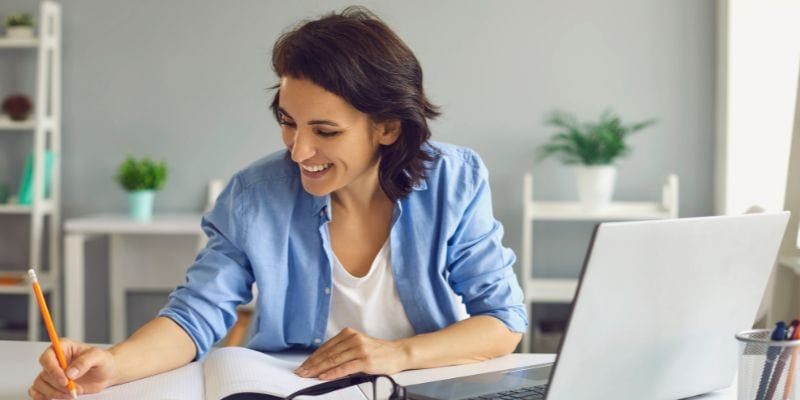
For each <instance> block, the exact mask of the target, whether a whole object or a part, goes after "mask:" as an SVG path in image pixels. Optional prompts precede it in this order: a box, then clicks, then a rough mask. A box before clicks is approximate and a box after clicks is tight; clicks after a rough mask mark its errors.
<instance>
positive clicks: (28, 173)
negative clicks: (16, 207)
mask: <svg viewBox="0 0 800 400" xmlns="http://www.w3.org/2000/svg"><path fill="white" fill-rule="evenodd" d="M54 159H55V154H53V152H52V151H50V150H45V152H44V196H43V197H42V198H45V199H46V198H48V197H50V179H51V177H52V175H53V161H54ZM35 162H36V158H35V157H34V156H33V152H31V153H28V157H27V158H25V168H24V169H23V170H22V180H21V181H20V182H22V183H21V184H20V187H19V195H18V196H17V204H20V205H25V206H29V205H32V204H33V172H34V171H33V168H34V165H35Z"/></svg>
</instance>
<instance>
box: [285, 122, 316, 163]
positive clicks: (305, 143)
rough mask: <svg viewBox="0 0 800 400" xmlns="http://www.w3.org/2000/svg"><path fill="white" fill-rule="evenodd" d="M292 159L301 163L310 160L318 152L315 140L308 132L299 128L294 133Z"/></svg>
mask: <svg viewBox="0 0 800 400" xmlns="http://www.w3.org/2000/svg"><path fill="white" fill-rule="evenodd" d="M291 152H292V161H294V162H296V163H299V162H303V161H305V160H308V159H309V158H311V157H312V156H314V154H315V153H316V149H315V146H314V141H313V140H311V138H309V137H308V134H307V133H304V132H300V130H299V129H298V130H297V131H296V132H295V134H294V143H292V146H291Z"/></svg>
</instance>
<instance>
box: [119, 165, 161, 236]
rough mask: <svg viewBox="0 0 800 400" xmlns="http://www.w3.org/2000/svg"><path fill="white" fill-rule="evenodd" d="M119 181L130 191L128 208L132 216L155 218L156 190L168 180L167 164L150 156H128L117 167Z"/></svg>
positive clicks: (143, 219) (140, 218)
mask: <svg viewBox="0 0 800 400" xmlns="http://www.w3.org/2000/svg"><path fill="white" fill-rule="evenodd" d="M116 178H117V182H119V184H120V185H121V186H122V188H123V189H125V190H126V191H127V192H128V210H129V212H130V216H131V218H133V219H135V220H138V221H143V222H146V221H149V220H151V219H152V218H153V200H154V197H155V192H156V191H157V190H160V189H161V188H162V187H164V183H165V182H166V181H167V165H166V164H165V163H164V162H160V163H158V162H155V161H153V160H151V159H150V158H148V157H143V158H141V159H138V160H137V159H135V158H133V157H130V156H129V157H128V158H127V159H126V160H125V161H123V162H122V164H120V166H119V168H118V169H117V175H116Z"/></svg>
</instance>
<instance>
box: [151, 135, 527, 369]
mask: <svg viewBox="0 0 800 400" xmlns="http://www.w3.org/2000/svg"><path fill="white" fill-rule="evenodd" d="M432 145H433V146H435V148H436V149H438V151H439V153H440V156H439V157H438V159H437V160H435V161H433V162H431V163H429V169H428V170H427V173H426V177H425V179H424V180H423V181H421V182H420V183H419V184H418V185H417V186H415V187H414V189H413V190H412V191H411V193H409V194H408V195H407V196H405V197H403V198H401V199H399V200H397V201H396V203H395V207H394V213H393V217H392V226H391V231H390V240H389V242H390V244H391V254H392V259H391V265H392V274H393V276H394V282H395V285H396V287H397V292H398V295H399V297H400V301H401V303H402V304H403V308H404V309H405V311H406V314H407V316H408V319H409V321H410V322H411V325H412V326H413V328H414V330H415V331H416V333H417V334H420V333H426V332H433V331H436V330H439V329H442V328H444V327H446V326H448V325H450V324H453V323H455V322H457V321H458V309H459V307H460V305H458V304H454V297H453V296H452V292H453V291H454V292H455V293H457V294H458V295H460V296H461V298H462V301H463V302H464V304H465V305H466V309H467V312H468V313H469V314H470V315H472V316H475V315H490V316H493V317H495V318H497V319H498V320H500V321H501V322H502V323H503V324H505V325H506V326H507V327H508V329H510V330H512V331H515V332H524V331H525V329H526V327H527V323H528V321H527V316H526V313H525V307H524V306H523V300H522V291H521V290H520V286H519V283H518V282H517V279H516V276H515V274H514V271H513V264H514V261H515V256H514V253H513V252H512V251H511V250H510V249H508V248H505V247H503V245H502V243H501V239H502V236H503V228H502V226H501V225H500V223H498V222H497V220H495V218H494V217H493V215H492V202H491V193H490V191H489V181H488V171H487V169H486V167H485V166H484V164H483V162H482V161H481V160H480V158H479V157H478V155H477V154H476V153H475V152H474V151H472V150H469V149H466V148H462V147H458V146H454V145H450V144H444V143H432ZM285 154H286V153H285V151H281V152H278V153H274V154H272V155H270V156H267V157H265V158H263V159H261V160H258V161H256V162H255V163H253V164H251V165H250V166H249V167H247V168H245V169H244V170H242V171H240V172H238V173H237V174H236V175H234V177H233V178H232V179H231V180H230V182H229V183H228V185H227V186H226V188H225V189H224V190H223V192H222V193H221V194H220V196H219V198H218V199H217V201H216V204H215V207H214V208H213V209H212V210H211V211H210V212H209V213H208V214H206V215H205V216H204V217H203V220H202V227H203V230H204V231H205V233H206V235H207V236H208V244H207V246H206V248H205V249H203V250H201V251H200V252H199V253H198V255H197V257H196V259H195V261H194V263H193V264H192V265H191V267H190V268H189V270H188V271H187V274H186V282H185V283H184V284H183V285H181V286H178V287H177V288H176V289H175V291H174V292H172V294H170V296H169V301H168V303H167V305H166V306H165V307H164V308H163V309H162V310H161V311H160V313H159V315H162V316H166V317H169V318H171V319H172V320H174V321H175V322H176V323H178V324H179V325H180V326H181V327H183V329H185V330H186V332H187V333H188V334H189V336H191V337H192V339H193V340H194V342H195V345H196V346H197V358H201V357H202V356H203V355H204V354H205V353H206V352H207V351H208V350H209V348H210V347H211V345H212V344H214V343H215V342H217V341H219V340H220V339H221V338H222V337H224V336H225V334H226V333H227V331H228V329H230V327H231V326H232V325H233V323H234V322H235V321H236V306H238V305H240V304H244V303H248V302H249V301H250V300H251V299H252V294H251V285H252V284H253V283H254V282H255V285H256V287H257V288H258V293H259V294H258V296H257V299H256V310H257V312H256V319H255V322H254V324H255V325H254V335H253V337H252V339H251V340H250V342H249V343H248V347H250V348H254V349H257V350H261V351H280V350H286V349H290V348H314V347H318V346H319V345H320V344H321V342H322V341H324V340H325V329H326V326H327V321H328V314H329V310H330V302H331V296H330V292H331V291H330V288H331V285H332V282H331V266H332V265H333V250H332V248H331V240H330V234H329V232H328V223H329V222H330V221H331V205H330V196H324V197H316V196H313V195H311V194H309V193H307V192H306V191H305V190H304V189H303V186H302V184H301V181H300V171H299V169H298V166H297V164H295V163H294V162H292V161H291V160H290V159H289V158H287V157H286V156H285ZM354 245H356V244H354ZM389 317H391V316H389ZM367 334H369V333H368V332H367Z"/></svg>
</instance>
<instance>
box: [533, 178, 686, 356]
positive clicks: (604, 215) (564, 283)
mask: <svg viewBox="0 0 800 400" xmlns="http://www.w3.org/2000/svg"><path fill="white" fill-rule="evenodd" d="M533 198H534V195H533V174H532V173H526V174H525V176H524V178H523V198H522V203H523V219H522V260H521V266H520V274H521V276H520V283H521V284H522V291H523V293H524V301H525V309H526V310H527V311H528V312H530V309H531V305H532V304H534V303H545V304H569V303H572V299H573V297H574V296H575V290H576V289H577V288H578V279H577V278H572V279H552V278H539V277H537V276H536V274H535V273H534V271H533V269H534V268H533V267H534V266H533V224H534V221H594V222H603V221H635V220H648V219H667V218H677V217H678V177H677V175H674V174H672V175H669V176H668V177H667V179H666V182H665V183H664V185H663V186H662V189H661V201H656V202H624V201H615V202H612V203H611V204H609V206H608V207H607V208H605V209H603V210H598V211H587V210H585V209H584V207H583V206H582V205H581V204H580V203H579V202H577V201H534V200H533ZM583 250H584V249H581V251H583ZM532 329H534V327H533V326H530V327H529V328H528V332H527V333H526V334H525V335H524V337H523V339H522V352H524V353H529V352H530V351H531V330H532Z"/></svg>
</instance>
